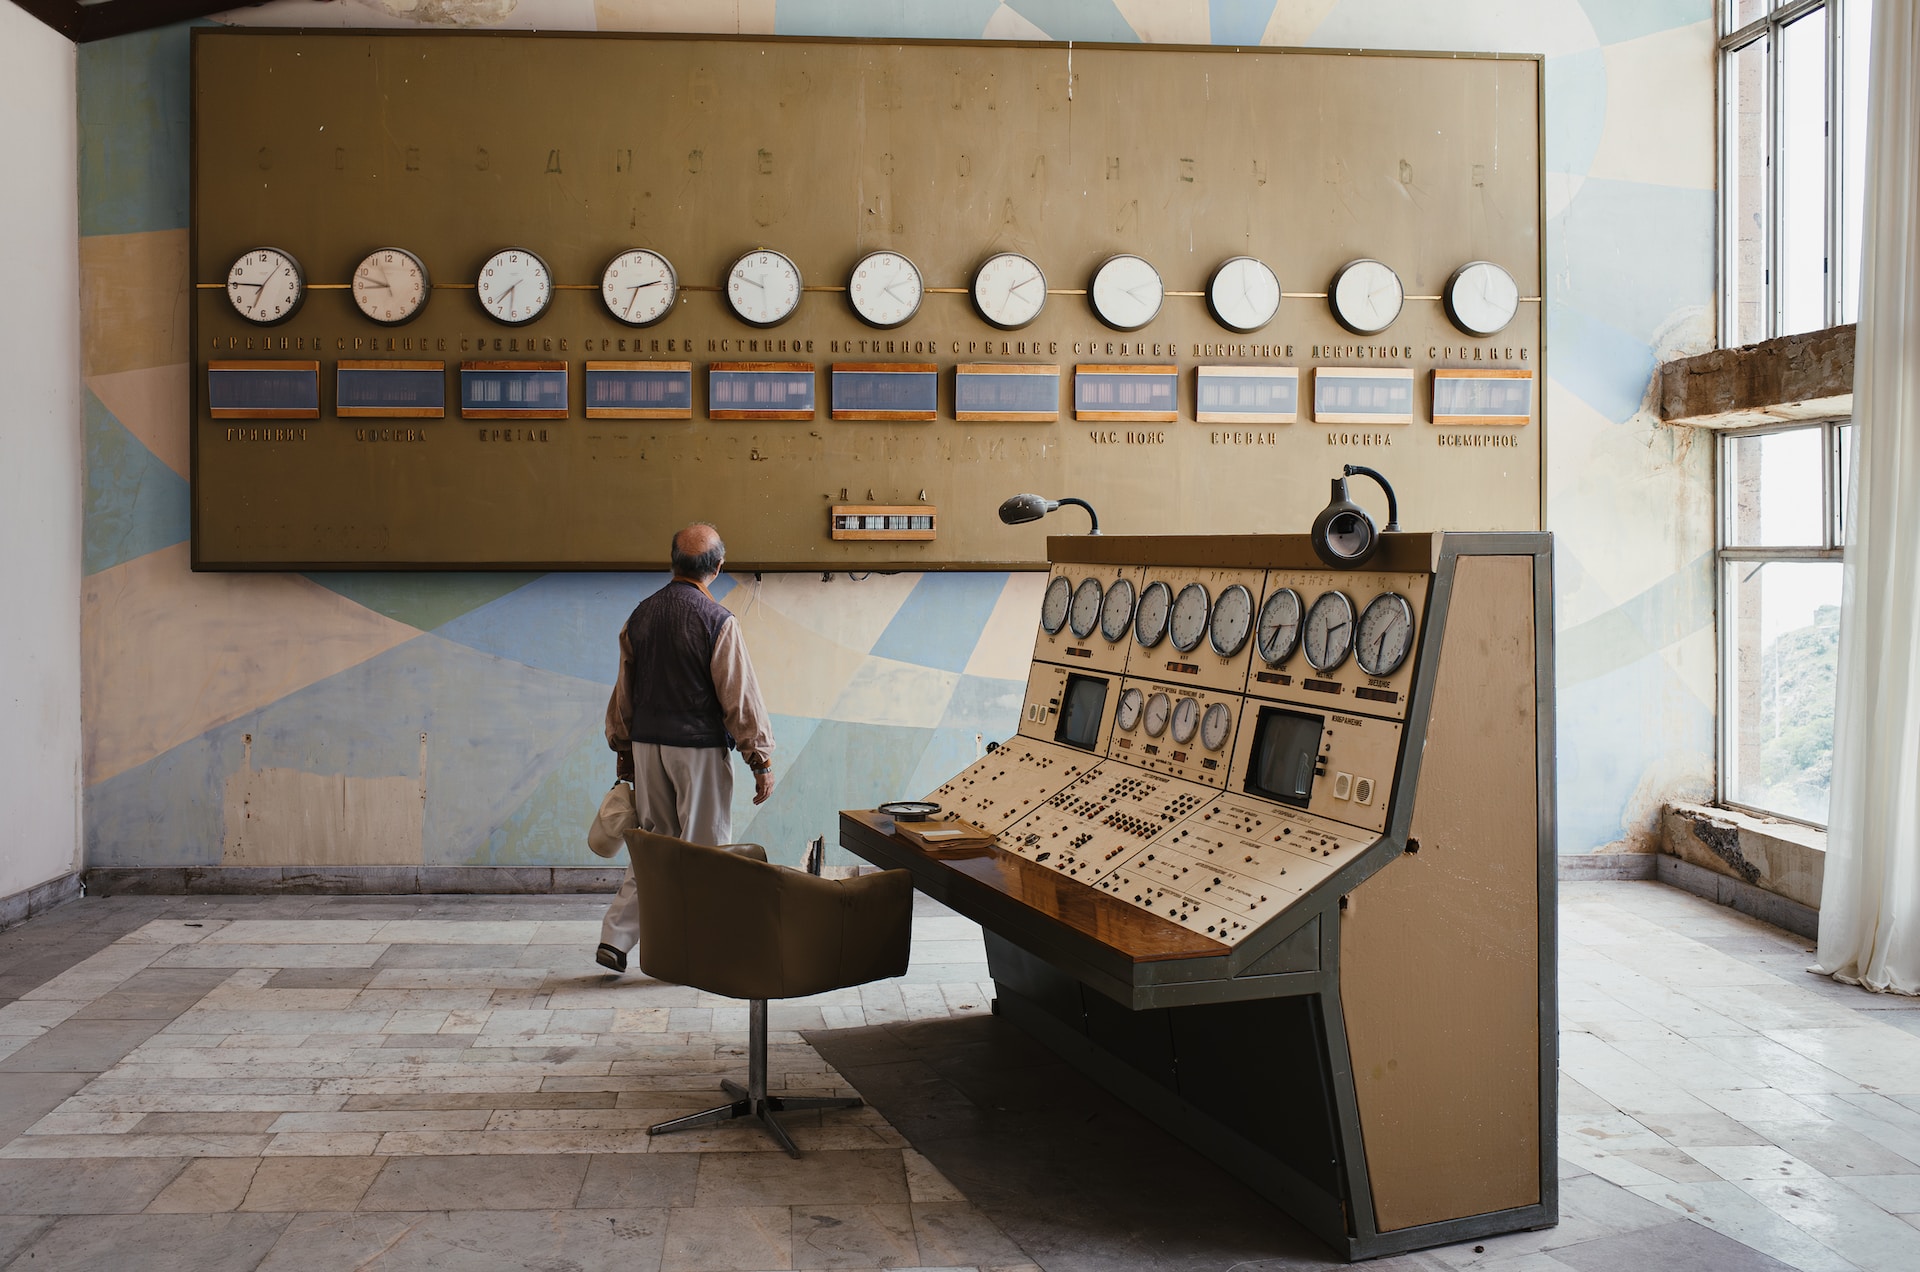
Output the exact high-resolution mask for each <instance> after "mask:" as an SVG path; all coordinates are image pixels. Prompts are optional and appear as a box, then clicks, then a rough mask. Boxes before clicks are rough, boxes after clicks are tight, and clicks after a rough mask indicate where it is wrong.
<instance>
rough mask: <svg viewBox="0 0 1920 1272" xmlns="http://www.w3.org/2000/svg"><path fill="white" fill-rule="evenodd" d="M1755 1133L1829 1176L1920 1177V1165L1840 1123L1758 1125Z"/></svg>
mask: <svg viewBox="0 0 1920 1272" xmlns="http://www.w3.org/2000/svg"><path fill="white" fill-rule="evenodd" d="M1753 1129H1754V1131H1755V1132H1756V1133H1758V1134H1761V1135H1764V1136H1766V1138H1767V1142H1768V1143H1771V1144H1775V1145H1778V1146H1779V1147H1780V1148H1781V1149H1783V1150H1785V1151H1786V1152H1789V1153H1792V1154H1793V1155H1794V1156H1795V1157H1798V1158H1800V1159H1801V1160H1802V1161H1805V1162H1807V1163H1809V1164H1810V1165H1812V1166H1814V1167H1817V1168H1818V1169H1819V1170H1820V1172H1821V1173H1822V1174H1825V1175H1831V1176H1834V1177H1836V1178H1839V1177H1844V1176H1848V1175H1908V1176H1920V1163H1916V1162H1914V1161H1912V1160H1910V1159H1908V1158H1905V1157H1902V1156H1901V1155H1900V1154H1898V1153H1896V1152H1894V1151H1893V1150H1891V1149H1889V1148H1885V1147H1883V1146H1881V1145H1880V1144H1877V1143H1875V1142H1874V1141H1873V1140H1871V1139H1868V1138H1867V1137H1866V1136H1865V1135H1862V1134H1861V1133H1860V1132H1858V1131H1856V1130H1853V1129H1852V1128H1850V1127H1847V1126H1843V1125H1840V1124H1839V1123H1836V1122H1816V1123H1811V1124H1809V1123H1805V1122H1756V1123H1754V1126H1753Z"/></svg>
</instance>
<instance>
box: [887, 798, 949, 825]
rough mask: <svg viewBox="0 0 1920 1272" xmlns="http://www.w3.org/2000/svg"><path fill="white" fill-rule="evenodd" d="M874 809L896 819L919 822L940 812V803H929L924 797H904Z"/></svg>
mask: <svg viewBox="0 0 1920 1272" xmlns="http://www.w3.org/2000/svg"><path fill="white" fill-rule="evenodd" d="M873 811H874V812H876V813H885V814H886V815H887V816H889V817H891V818H893V819H894V820H895V821H904V822H917V821H925V820H927V818H929V817H931V816H933V815H934V814H935V813H937V812H939V811H940V805H938V804H933V803H929V802H927V801H926V800H924V799H902V800H895V801H894V802H893V803H891V804H882V805H880V806H879V807H878V808H876V809H874V810H873Z"/></svg>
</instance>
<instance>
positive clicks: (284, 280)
mask: <svg viewBox="0 0 1920 1272" xmlns="http://www.w3.org/2000/svg"><path fill="white" fill-rule="evenodd" d="M306 298H307V279H306V276H305V275H304V274H302V273H301V272H300V262H299V261H296V260H294V259H293V254H292V253H291V252H283V251H281V250H280V249H279V248H277V247H253V248H248V249H247V251H246V252H245V253H244V254H243V255H241V257H240V258H239V259H238V260H236V261H234V263H233V265H232V266H231V267H230V268H229V269H228V270H227V299H228V300H229V301H231V302H232V303H233V308H234V312H236V313H238V314H239V315H240V316H241V317H242V318H245V319H246V320H247V321H248V322H251V323H258V324H259V325H260V326H262V327H271V326H273V325H275V324H276V323H282V322H285V321H286V320H287V319H289V318H291V317H293V316H294V314H296V313H298V312H299V309H300V302H301V301H303V300H305V299H306Z"/></svg>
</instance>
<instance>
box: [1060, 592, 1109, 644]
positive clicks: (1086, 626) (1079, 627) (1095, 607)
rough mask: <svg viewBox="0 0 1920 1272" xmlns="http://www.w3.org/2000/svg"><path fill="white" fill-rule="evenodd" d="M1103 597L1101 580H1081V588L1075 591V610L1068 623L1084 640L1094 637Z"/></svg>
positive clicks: (1076, 634) (1075, 633) (1069, 616)
mask: <svg viewBox="0 0 1920 1272" xmlns="http://www.w3.org/2000/svg"><path fill="white" fill-rule="evenodd" d="M1103 595H1104V594H1103V592H1102V590H1101V587H1100V580H1099V579H1081V580H1080V586H1079V587H1076V588H1074V589H1073V609H1072V612H1071V613H1070V614H1069V615H1068V618H1067V622H1068V623H1069V625H1071V626H1072V628H1073V634H1074V635H1075V636H1078V637H1080V638H1081V639H1082V640H1084V639H1086V638H1087V637H1088V636H1091V635H1093V628H1094V625H1095V624H1096V623H1098V622H1099V621H1100V602H1101V600H1102V598H1103Z"/></svg>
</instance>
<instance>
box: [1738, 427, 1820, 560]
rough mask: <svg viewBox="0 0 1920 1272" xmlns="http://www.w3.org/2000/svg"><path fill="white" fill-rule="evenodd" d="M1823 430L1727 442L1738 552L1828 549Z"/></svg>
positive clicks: (1751, 437)
mask: <svg viewBox="0 0 1920 1272" xmlns="http://www.w3.org/2000/svg"><path fill="white" fill-rule="evenodd" d="M1823 433H1824V430H1822V429H1821V428H1820V426H1819V425H1814V426H1813V427H1811V428H1796V429H1792V430H1789V431H1787V432H1784V433H1761V434H1758V435H1757V436H1745V437H1740V436H1736V437H1730V438H1728V439H1727V449H1726V456H1727V471H1726V482H1727V543H1728V544H1729V545H1730V546H1732V547H1736V548H1756V547H1768V548H1818V547H1824V546H1825V545H1826V541H1827V540H1826V531H1825V526H1824V525H1823V523H1822V518H1823V517H1824V516H1825V513H1826V508H1825V505H1824V504H1823V503H1822V502H1821V494H1822V489H1821V488H1822V486H1823V485H1824V483H1825V481H1826V463H1825V456H1824V455H1823V454H1822V453H1821V447H1822V445H1823V444H1824V438H1823Z"/></svg>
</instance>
